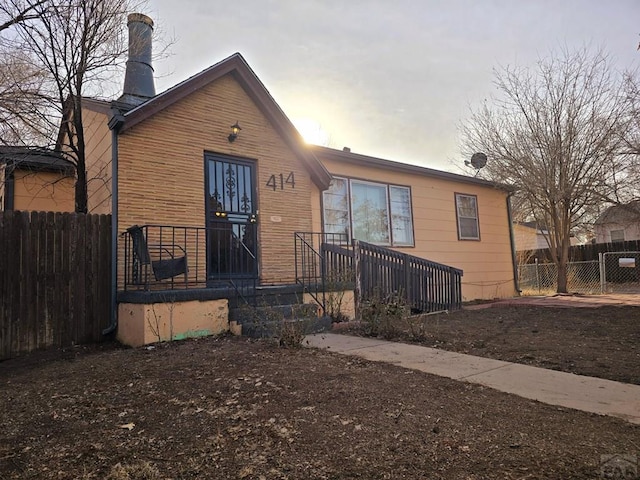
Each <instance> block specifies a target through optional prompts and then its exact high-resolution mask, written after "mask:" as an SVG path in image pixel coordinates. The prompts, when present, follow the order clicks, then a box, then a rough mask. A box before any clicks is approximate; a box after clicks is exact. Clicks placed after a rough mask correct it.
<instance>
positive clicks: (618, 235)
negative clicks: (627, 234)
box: [611, 230, 624, 242]
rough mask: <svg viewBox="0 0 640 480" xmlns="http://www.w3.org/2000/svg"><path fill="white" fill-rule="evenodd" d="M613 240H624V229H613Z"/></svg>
mask: <svg viewBox="0 0 640 480" xmlns="http://www.w3.org/2000/svg"><path fill="white" fill-rule="evenodd" d="M611 241H612V242H624V230H611Z"/></svg>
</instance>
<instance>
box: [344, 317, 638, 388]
mask: <svg viewBox="0 0 640 480" xmlns="http://www.w3.org/2000/svg"><path fill="white" fill-rule="evenodd" d="M352 333H356V334H360V333H361V332H359V331H358V330H355V331H352ZM380 336H383V337H385V338H388V339H393V340H398V341H407V342H411V343H419V344H421V345H425V346H429V347H435V348H441V349H443V350H450V351H455V352H459V353H468V354H470V355H477V356H480V357H490V358H495V359H499V360H505V361H508V362H516V363H525V364H527V365H533V366H536V367H542V368H550V369H553V370H561V371H563V372H570V373H577V374H580V375H588V376H592V377H600V378H606V379H609V380H615V381H619V382H626V383H634V384H636V385H640V306H599V307H595V308H565V307H542V306H527V305H519V306H515V305H496V306H493V307H490V308H481V309H473V310H467V309H464V310H462V311H458V312H452V313H449V314H447V313H442V314H435V315H427V316H422V317H419V316H414V317H409V318H407V319H403V320H401V321H398V320H395V321H389V323H388V324H386V325H382V327H381V328H380Z"/></svg>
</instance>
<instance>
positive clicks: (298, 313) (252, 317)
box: [229, 303, 319, 325]
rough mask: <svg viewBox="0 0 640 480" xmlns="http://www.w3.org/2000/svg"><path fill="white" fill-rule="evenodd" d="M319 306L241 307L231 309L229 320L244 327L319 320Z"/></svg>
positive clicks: (308, 304) (299, 304)
mask: <svg viewBox="0 0 640 480" xmlns="http://www.w3.org/2000/svg"><path fill="white" fill-rule="evenodd" d="M318 315H319V310H318V305H316V304H315V303H292V304H285V305H260V306H257V307H253V306H251V305H241V306H238V307H236V308H229V320H230V321H235V322H237V323H240V324H242V325H244V324H247V323H262V322H274V321H282V320H295V319H298V318H314V317H315V318H317V317H318Z"/></svg>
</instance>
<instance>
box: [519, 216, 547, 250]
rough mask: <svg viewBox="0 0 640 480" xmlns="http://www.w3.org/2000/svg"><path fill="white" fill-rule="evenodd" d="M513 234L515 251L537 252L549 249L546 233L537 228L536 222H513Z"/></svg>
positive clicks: (542, 229) (544, 230)
mask: <svg viewBox="0 0 640 480" xmlns="http://www.w3.org/2000/svg"><path fill="white" fill-rule="evenodd" d="M513 234H514V237H515V241H516V251H518V252H521V251H523V250H539V249H543V248H549V242H547V237H546V236H545V235H548V232H547V230H546V229H544V228H540V227H538V224H537V223H536V222H514V224H513Z"/></svg>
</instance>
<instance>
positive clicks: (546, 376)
mask: <svg viewBox="0 0 640 480" xmlns="http://www.w3.org/2000/svg"><path fill="white" fill-rule="evenodd" d="M305 340H306V341H308V346H310V347H315V348H322V349H327V350H329V351H330V352H335V353H340V354H344V355H353V356H357V357H362V358H366V359H367V360H373V361H377V362H387V363H392V364H394V365H398V366H400V367H404V368H411V369H414V370H419V371H422V372H426V373H432V374H434V375H439V376H441V377H448V378H453V379H454V380H462V381H465V382H471V383H478V384H480V385H485V386H487V387H491V388H494V389H496V390H499V391H501V392H507V393H512V394H514V395H518V396H520V397H524V398H530V399H532V400H537V401H539V402H543V403H548V404H551V405H559V406H562V407H567V408H574V409H577V410H582V411H585V412H592V413H598V414H601V415H611V416H614V417H619V418H622V419H624V420H627V421H629V422H631V423H636V424H640V386H638V385H631V384H627V383H620V382H613V381H611V380H603V379H600V378H594V377H585V376H582V375H574V374H571V373H564V372H557V371H555V370H547V369H544V368H536V367H530V366H528V365H520V364H517V363H509V362H503V361H501V360H493V359H490V358H482V357H474V356H472V355H465V354H462V353H455V352H447V351H444V350H438V349H436V348H429V347H421V346H418V345H409V344H405V343H396V342H387V341H384V340H378V339H372V338H362V337H353V336H349V335H340V334H335V333H318V334H315V335H309V336H307V337H306V338H305ZM305 343H306V342H305Z"/></svg>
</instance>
